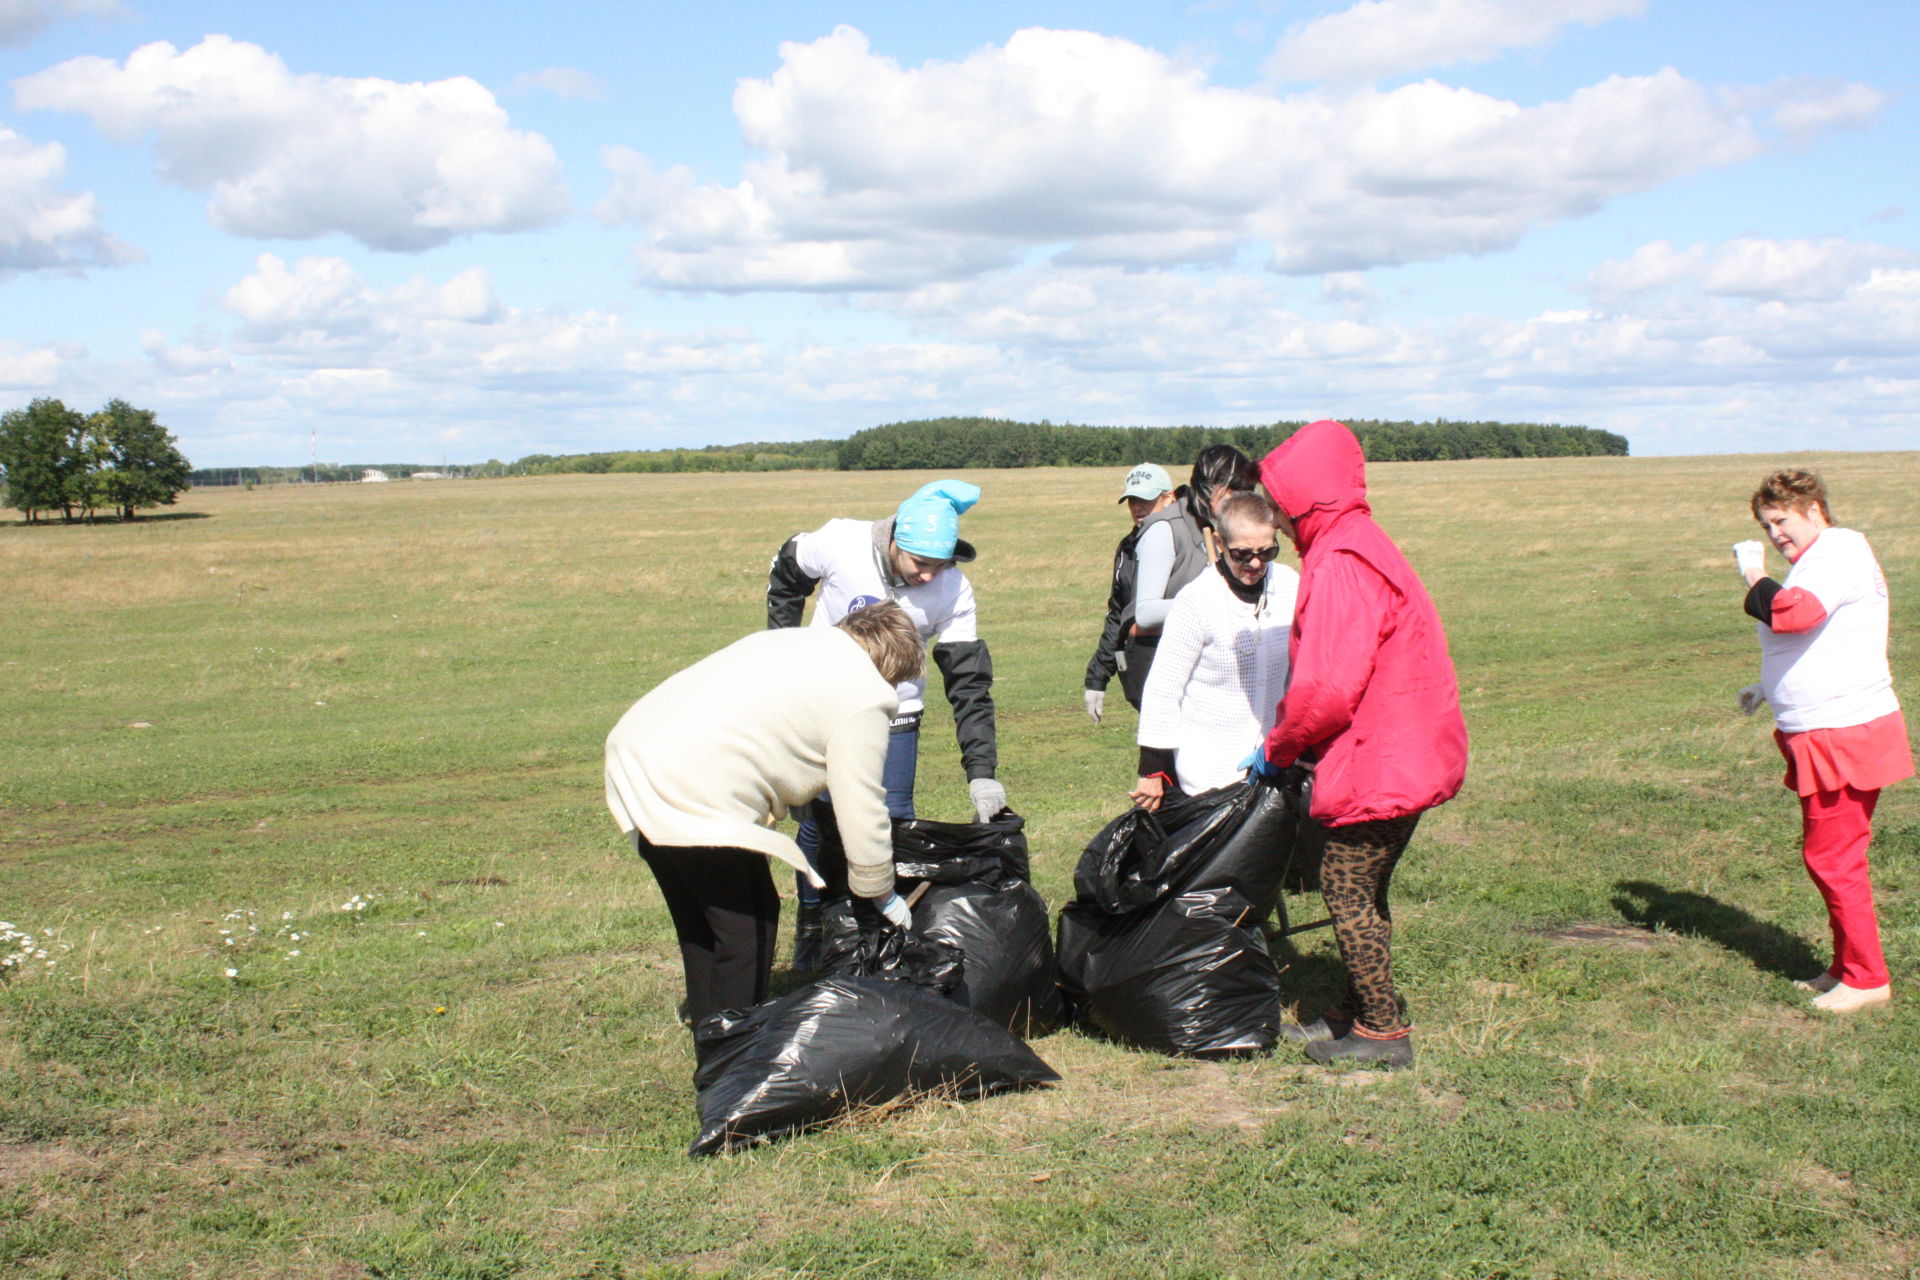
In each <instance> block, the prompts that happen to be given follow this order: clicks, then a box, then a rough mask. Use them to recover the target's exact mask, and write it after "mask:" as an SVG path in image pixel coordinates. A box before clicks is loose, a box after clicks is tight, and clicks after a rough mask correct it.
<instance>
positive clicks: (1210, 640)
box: [1139, 564, 1300, 795]
mask: <svg viewBox="0 0 1920 1280" xmlns="http://www.w3.org/2000/svg"><path fill="white" fill-rule="evenodd" d="M1299 588H1300V575H1299V574H1298V573H1295V572H1294V571H1293V570H1292V569H1291V568H1289V567H1287V566H1286V565H1283V564H1274V565H1269V566H1267V582H1266V587H1265V589H1264V590H1263V591H1262V592H1261V595H1260V599H1259V600H1257V601H1255V602H1253V603H1248V602H1246V601H1243V600H1241V599H1240V598H1239V597H1238V596H1236V595H1234V594H1233V590H1232V588H1230V587H1229V586H1228V585H1227V583H1226V580H1225V579H1224V578H1222V577H1221V576H1220V572H1219V570H1218V569H1215V568H1211V567H1209V568H1208V569H1207V570H1206V571H1205V572H1204V573H1202V574H1201V575H1200V576H1199V577H1198V578H1195V579H1194V580H1193V581H1192V582H1190V583H1188V584H1187V585H1186V586H1185V587H1183V588H1182V589H1181V591H1180V594H1179V595H1177V596H1175V597H1174V601H1173V611H1172V612H1171V613H1169V614H1168V615H1167V624H1166V628H1165V630H1163V631H1162V632H1161V634H1160V650H1159V653H1158V654H1157V655H1156V656H1155V658H1154V660H1153V670H1152V671H1151V672H1149V673H1148V675H1147V687H1146V691H1145V692H1144V693H1143V694H1142V695H1141V698H1140V733H1139V741H1140V745H1141V746H1144V747H1159V748H1162V749H1165V748H1169V747H1171V748H1173V749H1174V751H1175V752H1176V753H1177V754H1176V755H1175V756H1174V761H1175V772H1176V774H1177V775H1178V776H1177V778H1176V781H1178V782H1179V784H1180V789H1181V790H1182V791H1185V792H1187V793H1188V794H1189V795H1195V794H1198V793H1199V792H1202V791H1211V790H1213V789H1214V788H1215V787H1224V786H1226V785H1227V784H1228V783H1230V782H1235V781H1238V780H1239V779H1240V777H1241V776H1242V770H1241V768H1240V762H1241V761H1242V760H1244V759H1246V757H1247V753H1248V752H1250V751H1252V750H1253V749H1254V747H1255V746H1256V745H1258V744H1259V743H1260V742H1261V741H1262V740H1264V739H1265V737H1266V735H1267V731H1268V730H1269V729H1271V728H1273V716H1274V710H1275V708H1276V707H1278V705H1279V703H1280V698H1281V695H1282V694H1284V693H1285V692H1286V690H1287V642H1288V640H1289V638H1290V632H1291V630H1292V626H1293V601H1294V596H1295V594H1296V593H1297V592H1298V591H1299Z"/></svg>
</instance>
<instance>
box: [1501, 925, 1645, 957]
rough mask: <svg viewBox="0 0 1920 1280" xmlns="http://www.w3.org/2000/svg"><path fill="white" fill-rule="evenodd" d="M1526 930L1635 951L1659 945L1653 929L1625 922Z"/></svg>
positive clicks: (1560, 939)
mask: <svg viewBox="0 0 1920 1280" xmlns="http://www.w3.org/2000/svg"><path fill="white" fill-rule="evenodd" d="M1528 932H1529V933H1532V934H1534V935H1535V936H1537V937H1541V938H1546V939H1548V940H1549V941H1552V942H1571V943H1576V944H1589V945H1598V946H1604V947H1624V948H1627V949H1629V950H1635V951H1646V950H1651V949H1652V948H1654V947H1657V946H1659V945H1660V935H1659V934H1657V933H1655V932H1654V931H1653V930H1651V929H1642V928H1638V927H1637V926H1634V925H1626V924H1566V925H1555V926H1553V927H1552V928H1547V929H1529V930H1528Z"/></svg>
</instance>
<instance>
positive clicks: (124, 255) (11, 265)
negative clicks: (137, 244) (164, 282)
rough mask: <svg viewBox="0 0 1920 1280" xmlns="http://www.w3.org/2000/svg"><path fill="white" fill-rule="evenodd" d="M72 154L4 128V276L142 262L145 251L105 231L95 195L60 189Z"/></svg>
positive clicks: (0, 195)
mask: <svg viewBox="0 0 1920 1280" xmlns="http://www.w3.org/2000/svg"><path fill="white" fill-rule="evenodd" d="M66 168H67V152H66V148H65V147H62V146H61V145H60V144H59V143H57V142H48V143H40V144H36V143H33V142H31V141H29V140H28V139H26V138H23V137H21V136H20V135H19V134H17V133H15V132H14V131H13V130H11V129H9V128H7V127H6V126H5V125H0V276H5V275H8V274H11V273H13V272H18V271H43V270H74V269H79V268H84V267H91V266H103V267H104V266H118V265H120V264H122V263H127V262H137V261H139V260H140V258H141V256H142V255H141V254H140V251H139V250H137V249H135V248H133V247H132V246H130V245H126V244H122V243H121V242H120V241H119V240H117V239H115V238H114V237H113V236H111V235H109V234H107V232H105V231H104V230H102V229H101V227H100V222H99V216H98V211H97V209H96V207H95V201H94V198H93V195H92V194H91V193H80V194H74V193H71V192H67V191H62V190H60V187H59V184H60V180H61V178H63V177H64V176H65V175H66Z"/></svg>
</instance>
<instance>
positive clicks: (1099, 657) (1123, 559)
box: [1086, 534, 1134, 689]
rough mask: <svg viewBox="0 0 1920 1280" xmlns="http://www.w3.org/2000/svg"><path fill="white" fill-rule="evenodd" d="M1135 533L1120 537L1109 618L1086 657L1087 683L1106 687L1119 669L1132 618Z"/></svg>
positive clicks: (1109, 597) (1114, 558)
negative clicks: (1121, 653)
mask: <svg viewBox="0 0 1920 1280" xmlns="http://www.w3.org/2000/svg"><path fill="white" fill-rule="evenodd" d="M1133 538H1134V535H1133V534H1128V535H1127V536H1126V537H1125V538H1122V539H1121V540H1120V545H1119V546H1118V547H1116V548H1115V549H1114V553H1113V589H1112V590H1110V591H1109V592H1107V621H1106V625H1105V626H1104V627H1102V628H1101V631H1100V643H1099V645H1098V646H1097V647H1095V649H1094V651H1093V657H1091V658H1089V659H1088V660H1087V679H1086V686H1087V688H1089V689H1105V688H1106V687H1107V682H1108V681H1109V680H1112V679H1113V677H1114V676H1115V674H1117V673H1118V672H1119V670H1120V661H1119V659H1118V657H1117V656H1116V655H1117V654H1118V653H1119V652H1120V645H1121V642H1122V641H1123V640H1124V638H1125V636H1126V632H1127V625H1128V624H1129V623H1131V622H1132V621H1133V578H1134V575H1133V564H1134V561H1133V547H1132V539H1133Z"/></svg>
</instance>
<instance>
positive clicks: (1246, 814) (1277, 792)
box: [1073, 777, 1319, 916]
mask: <svg viewBox="0 0 1920 1280" xmlns="http://www.w3.org/2000/svg"><path fill="white" fill-rule="evenodd" d="M1306 803H1307V802H1306V797H1305V793H1304V792H1303V791H1302V790H1300V789H1299V786H1298V784H1297V783H1296V782H1295V781H1294V778H1293V777H1290V778H1289V779H1288V780H1287V781H1286V783H1284V784H1277V783H1274V782H1270V781H1266V780H1264V779H1255V780H1252V781H1246V782H1236V783H1232V784H1230V785H1228V786H1224V787H1219V788H1216V789H1215V790H1212V791H1203V792H1201V793H1200V794H1199V795H1196V796H1184V795H1183V796H1174V797H1171V798H1169V799H1168V800H1167V801H1166V802H1164V803H1163V804H1162V805H1161V806H1160V809H1159V810H1158V811H1157V812H1153V813H1149V812H1148V811H1146V810H1145V809H1130V810H1128V811H1127V812H1126V813H1123V814H1121V815H1120V816H1119V817H1117V818H1115V819H1114V820H1113V821H1112V822H1109V823H1108V824H1107V825H1106V826H1105V827H1103V828H1101V830H1100V833H1099V834H1098V835H1096V836H1095V837H1094V838H1093V839H1092V841H1090V842H1089V843H1088V845H1087V847H1086V850H1085V851H1084V852H1083V853H1082V854H1081V855H1080V865H1079V866H1078V867H1076V868H1075V869H1074V873H1073V888H1074V901H1075V902H1077V903H1079V904H1081V905H1083V906H1086V907H1089V908H1092V909H1096V910H1099V911H1104V912H1107V913H1109V914H1112V915H1122V914H1125V913H1127V912H1129V911H1135V910H1138V909H1140V908H1141V907H1145V906H1148V905H1149V904H1151V903H1155V902H1159V901H1160V900H1161V899H1162V898H1165V897H1166V896H1167V895H1168V894H1170V893H1173V892H1175V891H1180V892H1185V891H1186V890H1189V889H1207V888H1220V887H1230V888H1233V889H1235V890H1237V891H1238V892H1239V894H1240V895H1241V897H1242V898H1244V899H1246V901H1248V902H1249V903H1252V904H1253V905H1254V906H1255V908H1256V909H1257V914H1259V915H1261V916H1265V915H1266V914H1267V913H1268V912H1270V911H1271V910H1272V909H1273V905H1274V902H1275V901H1276V900H1277V899H1278V897H1279V895H1280V889H1281V885H1282V884H1283V882H1286V881H1289V880H1291V881H1292V883H1291V884H1289V885H1288V887H1290V888H1298V887H1306V882H1307V881H1308V880H1309V879H1311V881H1312V883H1313V884H1316V885H1317V883H1318V872H1319V867H1318V861H1317V845H1316V844H1315V842H1314V841H1313V840H1312V839H1311V838H1309V839H1306V840H1302V839H1301V838H1300V836H1301V834H1302V829H1303V827H1311V826H1312V825H1313V824H1312V823H1311V822H1310V821H1308V820H1306V818H1305V815H1306ZM1308 864H1311V866H1309V865H1308Z"/></svg>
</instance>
